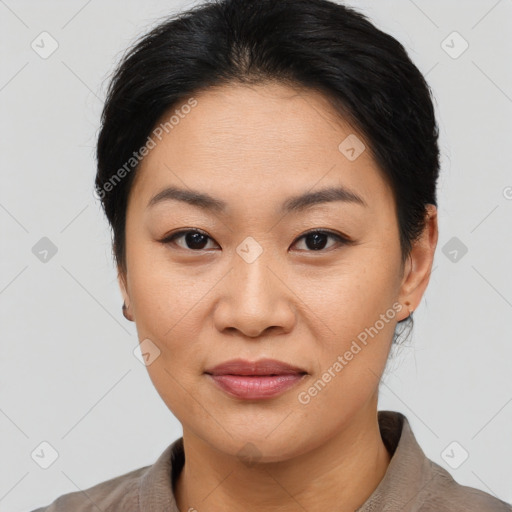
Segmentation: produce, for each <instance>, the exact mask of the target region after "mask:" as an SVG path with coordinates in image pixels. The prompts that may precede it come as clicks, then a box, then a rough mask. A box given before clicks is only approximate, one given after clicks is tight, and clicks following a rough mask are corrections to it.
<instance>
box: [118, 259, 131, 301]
mask: <svg viewBox="0 0 512 512" xmlns="http://www.w3.org/2000/svg"><path fill="white" fill-rule="evenodd" d="M117 282H118V283H119V288H120V290H121V295H122V296H123V300H124V303H125V304H126V306H127V307H129V305H130V297H129V295H128V285H127V278H126V272H124V271H123V270H122V269H121V268H120V267H117Z"/></svg>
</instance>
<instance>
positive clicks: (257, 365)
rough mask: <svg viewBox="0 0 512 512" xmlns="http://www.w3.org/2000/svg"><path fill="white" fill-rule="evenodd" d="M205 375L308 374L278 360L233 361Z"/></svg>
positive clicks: (210, 369)
mask: <svg viewBox="0 0 512 512" xmlns="http://www.w3.org/2000/svg"><path fill="white" fill-rule="evenodd" d="M205 373H209V374H211V375H228V374H230V375H285V374H291V373H292V374H293V373H307V372H306V371H305V370H303V369H302V368H299V367H298V366H293V365H290V364H288V363H284V362H283V361H278V360H276V359H260V360H258V361H247V360H245V359H231V360H230V361H226V362H224V363H221V364H218V365H217V366H214V367H212V368H209V369H207V370H206V371H205Z"/></svg>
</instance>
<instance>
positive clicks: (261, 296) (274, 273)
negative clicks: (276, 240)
mask: <svg viewBox="0 0 512 512" xmlns="http://www.w3.org/2000/svg"><path fill="white" fill-rule="evenodd" d="M233 260H234V261H233V267H232V269H231V271H230V272H229V273H228V275H227V276H226V277H225V278H224V279H223V285H222V287H221V288H220V289H219V292H220V294H221V296H220V297H219V300H218V304H217V307H216V308H215V312H214V324H215V326H216V328H217V329H218V330H219V332H229V331H232V332H239V333H241V334H243V335H244V336H247V337H250V338H259V337H261V336H263V335H265V333H266V331H269V333H270V332H271V331H273V332H274V334H278V333H288V332H290V331H291V330H292V329H293V326H294V324H295V322H296V309H295V308H294V303H293V297H294V294H293V292H292V291H291V289H290V288H289V287H288V286H287V284H286V278H285V276H284V275H282V272H279V268H278V266H277V265H275V264H273V263H272V261H270V260H269V258H267V257H266V255H265V253H263V254H262V255H260V256H259V257H258V258H257V259H256V260H255V261H252V262H248V261H245V260H244V259H243V258H242V257H240V256H239V255H238V254H235V255H234V258H233Z"/></svg>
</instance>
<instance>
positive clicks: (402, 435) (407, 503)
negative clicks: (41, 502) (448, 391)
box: [33, 411, 512, 512]
mask: <svg viewBox="0 0 512 512" xmlns="http://www.w3.org/2000/svg"><path fill="white" fill-rule="evenodd" d="M378 418H379V427H380V431H381V436H382V439H383V441H384V443H385V444H386V447H387V448H388V450H389V452H390V453H392V454H393V455H392V457H391V462H390V464H389V466H388V468H387V470H386V474H385V475H384V478H383V479H382V480H381V482H380V484H379V485H378V486H377V488H376V489H375V491H374V492H373V493H372V494H371V496H370V497H369V498H368V499H367V500H366V502H365V503H364V504H363V505H361V507H359V508H358V509H357V510H356V511H354V512H491V511H492V512H512V506H511V505H509V504H507V503H505V502H504V501H501V500H499V499H497V498H495V497H493V496H491V495H490V494H487V493H485V492H482V491H479V490H477V489H473V488H471V487H465V486H462V485H460V484H458V483H457V482H456V481H455V480H454V479H453V478H452V477H451V476H450V474H449V473H448V472H447V471H446V470H445V469H443V468H442V467H441V466H439V465H438V464H436V463H435V462H432V461H431V460H429V459H428V458H427V457H426V456H425V454H424V453H423V451H422V449H421V448H420V446H419V445H418V443H417V441H416V439H415V437H414V434H413V433H412V431H411V427H410V425H409V422H408V421H407V418H406V417H405V416H404V415H403V414H401V413H399V412H393V411H379V413H378ZM184 460H185V459H184V452H183V437H180V438H179V439H177V440H176V441H174V442H173V443H172V444H171V445H169V446H168V447H167V448H166V449H165V451H164V452H163V453H162V455H160V457H159V458H158V459H157V460H156V462H155V463H154V464H153V465H151V466H146V467H143V468H139V469H136V470H134V471H130V472H129V473H125V474H124V475H121V476H118V477H116V478H113V479H111V480H107V481H105V482H101V483H99V484H96V485H95V486H93V487H90V488H88V489H85V490H84V491H78V492H72V493H69V494H65V495H63V496H60V497H59V498H58V499H56V500H55V501H54V502H53V503H52V504H51V505H49V506H48V507H43V508H39V509H37V510H34V511H33V512H86V511H87V512H89V511H90V512H92V511H98V510H99V511H101V512H180V511H179V509H178V507H177V505H176V500H175V498H174V493H173V489H172V482H173V481H175V479H176V477H177V476H178V475H179V473H180V471H181V469H182V468H183V464H184ZM511 480H512V478H511ZM511 485H512V481H511ZM192 510H193V509H192ZM181 512H189V511H185V510H184V511H181ZM198 512H200V511H198Z"/></svg>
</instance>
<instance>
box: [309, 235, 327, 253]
mask: <svg viewBox="0 0 512 512" xmlns="http://www.w3.org/2000/svg"><path fill="white" fill-rule="evenodd" d="M326 238H327V235H326V234H325V233H311V234H310V235H308V236H307V237H306V245H307V246H308V248H309V249H313V250H321V249H323V248H324V247H325V242H326ZM322 239H323V240H322ZM308 240H313V244H312V245H313V246H312V247H311V245H310V244H308V243H307V241H308ZM322 242H323V243H322Z"/></svg>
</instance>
